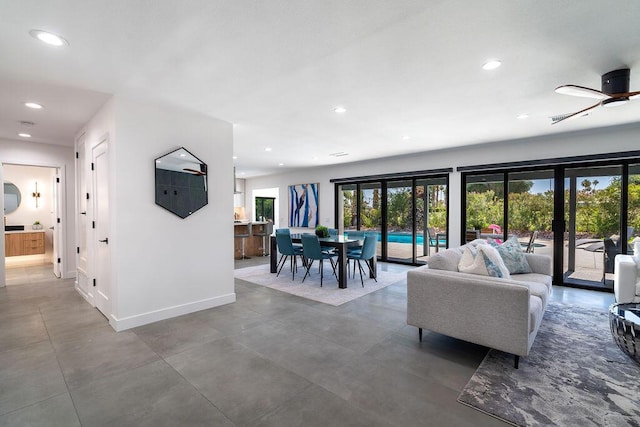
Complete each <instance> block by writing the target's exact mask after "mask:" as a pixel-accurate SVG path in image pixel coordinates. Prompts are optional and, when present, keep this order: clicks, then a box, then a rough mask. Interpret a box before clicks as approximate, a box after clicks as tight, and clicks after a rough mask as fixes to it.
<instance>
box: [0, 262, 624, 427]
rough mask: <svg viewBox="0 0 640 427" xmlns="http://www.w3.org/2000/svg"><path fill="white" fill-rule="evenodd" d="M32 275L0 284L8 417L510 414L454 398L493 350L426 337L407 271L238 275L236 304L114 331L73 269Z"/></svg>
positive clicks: (16, 420) (380, 418)
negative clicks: (276, 285) (301, 294)
mask: <svg viewBox="0 0 640 427" xmlns="http://www.w3.org/2000/svg"><path fill="white" fill-rule="evenodd" d="M267 261H268V258H253V259H250V260H244V261H238V262H237V263H236V268H241V267H243V266H251V265H256V264H260V263H266V262H267ZM379 265H380V268H383V269H389V270H395V271H405V270H406V269H407V267H402V266H398V265H390V264H385V263H380V264H379ZM33 274H34V275H38V274H39V273H37V272H36V271H34V273H33ZM24 277H26V279H25V281H24V283H22V284H18V281H17V279H16V280H14V282H13V283H14V284H15V286H7V287H5V288H0V426H40V425H42V426H78V425H82V426H102V425H117V426H192V425H194V426H196V425H203V426H214V425H226V426H233V425H249V426H253V425H256V426H257V425H272V426H296V425H301V426H331V425H335V426H413V425H416V426H417V425H421V426H424V425H438V426H448V425H452V426H457V425H474V426H493V425H506V424H503V423H502V422H500V421H498V420H496V419H494V418H492V417H490V416H487V415H484V414H482V413H480V412H478V411H475V410H473V409H471V408H468V407H466V406H464V405H462V404H460V403H457V401H456V398H457V396H458V394H459V392H460V390H461V389H462V388H463V387H464V386H465V384H466V383H467V381H468V380H469V378H470V377H471V375H472V374H473V372H474V371H475V369H476V368H477V366H478V365H479V363H480V362H481V361H482V359H483V357H484V355H485V353H486V351H487V349H486V348H483V347H480V346H477V345H473V344H469V343H465V342H461V341H458V340H455V339H452V338H448V337H445V336H441V335H437V334H430V333H426V334H425V339H424V341H423V342H422V343H419V342H418V338H417V331H416V329H415V328H413V327H409V326H407V325H406V283H404V282H400V283H397V284H394V285H391V286H389V287H387V288H385V289H382V290H380V291H378V292H375V293H372V294H369V295H366V296H364V297H362V298H359V299H357V300H355V301H352V302H350V303H347V304H344V305H343V306H340V307H333V306H328V305H323V304H321V303H316V302H313V301H309V300H305V299H301V298H298V297H295V296H291V295H288V294H284V293H280V292H278V291H275V290H271V289H268V288H263V287H259V286H256V285H252V284H250V283H247V282H243V281H240V280H236V292H237V302H236V303H235V304H232V305H228V306H224V307H218V308H215V309H210V310H206V311H201V312H198V313H193V314H190V315H186V316H182V317H179V318H174V319H169V320H165V321H162V322H158V323H154V324H150V325H146V326H143V327H140V328H136V329H134V330H130V331H125V332H120V333H115V332H114V331H113V330H112V329H111V328H110V327H109V326H108V325H107V321H106V319H105V318H104V317H103V316H102V315H100V314H99V313H98V312H97V311H96V310H95V309H93V308H91V307H90V306H89V305H88V304H87V303H86V302H84V300H83V299H82V298H81V297H80V296H79V295H78V294H77V293H76V292H75V291H74V289H73V280H55V279H53V280H44V281H39V280H36V281H31V280H28V278H29V277H30V274H29V272H28V271H27V272H26V276H24ZM553 299H555V300H558V301H567V302H572V303H576V304H582V305H584V306H587V307H589V306H591V307H607V306H608V305H609V304H610V302H611V301H612V299H613V297H612V295H611V294H604V293H597V292H591V291H584V290H577V289H568V288H561V287H556V288H555V290H554V295H553ZM521 363H526V358H525V359H524V360H522V361H521Z"/></svg>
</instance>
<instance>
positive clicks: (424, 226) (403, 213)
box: [336, 173, 449, 264]
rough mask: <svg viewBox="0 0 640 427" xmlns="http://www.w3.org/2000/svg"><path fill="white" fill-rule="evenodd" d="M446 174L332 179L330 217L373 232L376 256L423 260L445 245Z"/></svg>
mask: <svg viewBox="0 0 640 427" xmlns="http://www.w3.org/2000/svg"><path fill="white" fill-rule="evenodd" d="M447 204H448V175H443V174H442V173H441V174H440V175H439V176H432V177H425V176H418V177H403V178H402V179H382V180H376V181H363V182H358V183H351V182H350V183H344V184H337V185H336V223H337V224H340V226H341V227H342V231H343V232H348V231H349V230H352V231H353V230H359V231H365V232H366V231H376V232H378V236H379V237H378V239H379V240H378V246H377V255H378V257H379V258H380V259H381V260H382V261H391V262H399V263H405V264H424V263H425V262H426V259H427V257H428V256H429V254H430V253H432V252H433V251H437V250H439V249H442V248H446V247H447V246H448V244H449V242H448V240H447V227H448V225H447V220H448V209H447Z"/></svg>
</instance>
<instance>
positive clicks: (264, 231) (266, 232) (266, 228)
mask: <svg viewBox="0 0 640 427" xmlns="http://www.w3.org/2000/svg"><path fill="white" fill-rule="evenodd" d="M272 233H273V223H272V222H271V221H267V222H265V223H264V224H262V227H261V230H259V231H257V232H255V233H253V235H254V236H261V237H262V256H268V255H269V252H268V251H267V249H269V246H268V245H267V238H268V237H269V236H271V234H272Z"/></svg>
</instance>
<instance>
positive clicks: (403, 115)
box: [0, 0, 640, 177]
mask: <svg viewBox="0 0 640 427" xmlns="http://www.w3.org/2000/svg"><path fill="white" fill-rule="evenodd" d="M638 22H640V2H638V1H616V2H606V3H605V2H602V1H600V0H582V1H580V2H576V1H558V0H554V1H548V0H542V1H535V2H522V1H512V0H503V1H491V0H489V1H483V2H471V1H468V0H467V1H455V0H453V1H424V0H414V1H411V0H393V1H381V0H350V1H344V0H340V1H337V0H336V1H332V0H328V1H327V0H325V1H316V2H300V1H293V0H291V1H255V0H252V1H212V0H190V1H187V2H177V1H166V0H154V1H153V2H150V1H141V0H138V1H130V0H110V1H95V0H84V1H42V0H40V1H35V0H20V1H14V0H0V55H1V56H0V57H2V61H0V93H1V94H2V96H0V138H10V139H17V138H18V137H17V136H16V134H17V133H18V132H19V131H22V130H23V126H22V125H20V124H19V123H18V122H19V121H21V120H28V121H33V122H35V123H36V125H35V126H32V127H30V129H29V130H28V132H29V133H31V134H32V135H33V137H32V138H31V140H33V141H36V142H43V143H52V144H61V145H72V144H73V136H74V134H75V132H77V131H78V129H79V128H80V126H81V125H82V124H83V123H84V122H86V121H87V120H88V119H89V118H90V117H91V116H92V115H93V114H94V113H95V112H96V111H97V109H99V108H100V106H101V105H102V104H103V103H104V102H105V101H106V100H107V99H108V97H109V96H111V95H112V94H116V95H118V94H121V95H127V96H136V97H140V98H145V99H149V100H158V101H162V102H169V103H171V104H176V105H178V106H181V107H184V108H187V109H190V110H194V111H199V112H202V113H204V114H208V115H210V116H212V117H216V118H220V119H223V120H227V121H229V122H232V123H233V124H234V141H235V142H234V152H235V155H236V156H237V157H238V159H237V160H236V161H235V163H236V166H237V169H238V171H239V172H244V173H245V175H244V176H247V177H249V176H257V175H262V174H267V173H273V172H278V171H283V170H288V169H291V168H300V167H309V166H314V165H323V164H335V163H343V162H351V161H357V160H364V159H369V158H376V157H384V156H391V155H398V154H407V153H412V152H418V151H427V150H433V149H442V148H447V147H454V146H462V145H468V144H478V143H483V142H490V141H497V140H507V139H515V138H525V137H532V136H538V135H546V134H551V133H559V132H570V131H575V130H580V129H589V128H597V127H603V126H611V125H618V124H625V123H631V122H637V121H639V120H640V101H634V102H631V103H629V104H627V105H625V106H622V107H620V108H612V109H604V108H599V109H596V110H595V111H594V112H593V114H591V115H589V116H587V117H584V118H580V119H577V120H573V121H570V122H563V123H559V124H556V125H553V126H551V124H550V123H551V121H550V119H549V117H550V116H553V115H559V114H563V113H570V112H573V111H577V110H579V109H582V108H585V107H587V106H589V105H591V104H592V102H591V100H589V99H585V98H573V97H569V96H563V95H558V94H556V93H554V91H553V89H554V88H555V87H557V86H559V85H561V84H568V83H571V84H577V85H582V86H588V87H593V88H596V89H599V88H600V76H601V74H603V73H605V72H608V71H611V70H614V69H617V68H622V67H630V68H631V69H632V71H631V90H640V43H639V41H640V25H638ZM31 29H44V30H49V31H52V32H55V33H58V34H60V35H63V36H64V37H65V38H66V39H67V40H68V41H69V46H66V47H63V48H52V47H49V46H46V45H44V44H42V43H40V42H38V41H37V40H35V39H34V38H32V37H31V36H30V35H29V30H31ZM488 58H498V59H500V60H501V61H502V62H503V66H502V67H500V68H498V69H497V70H494V71H485V70H482V68H481V66H482V64H483V63H484V62H485V60H486V59H488ZM31 99H33V100H39V101H40V102H42V103H43V104H45V107H46V108H45V109H44V110H40V111H26V109H25V108H24V107H23V106H22V102H24V101H26V100H31ZM338 105H342V106H344V107H345V108H346V109H347V111H346V113H344V114H336V113H334V112H333V108H334V107H336V106H338ZM521 113H527V114H529V118H528V119H526V120H518V119H517V118H516V117H517V116H518V115H519V114H521ZM403 136H408V137H409V138H408V139H407V138H403ZM214 143H215V142H214ZM265 147H271V148H272V150H271V151H270V152H265V150H264V149H265ZM187 148H188V147H187ZM337 152H344V153H347V155H345V156H342V157H335V156H331V154H332V153H337ZM280 163H283V164H284V166H279V164H280Z"/></svg>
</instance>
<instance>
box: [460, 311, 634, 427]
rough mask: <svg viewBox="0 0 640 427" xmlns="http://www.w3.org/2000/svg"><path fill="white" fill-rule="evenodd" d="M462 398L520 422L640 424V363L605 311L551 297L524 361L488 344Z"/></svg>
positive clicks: (514, 422)
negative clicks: (621, 344)
mask: <svg viewBox="0 0 640 427" xmlns="http://www.w3.org/2000/svg"><path fill="white" fill-rule="evenodd" d="M458 401H459V402H461V403H464V404H466V405H469V406H471V407H473V408H475V409H478V410H480V411H482V412H485V413H487V414H490V415H493V416H495V417H497V418H500V419H502V420H504V421H506V422H508V423H511V424H514V425H518V426H548V425H553V426H581V427H583V426H616V427H619V426H639V425H640V366H639V365H637V364H636V363H635V362H633V361H632V360H631V359H630V358H629V357H628V356H627V355H625V354H624V353H623V352H622V351H621V350H620V349H619V348H618V346H617V345H616V344H615V342H614V341H613V338H612V337H611V331H610V329H609V318H608V313H607V312H603V311H602V310H594V309H591V308H585V307H579V306H574V305H567V304H561V303H553V302H551V303H549V306H548V307H547V311H546V313H545V315H544V320H543V322H542V325H541V326H540V330H539V331H538V336H537V337H536V340H535V342H534V344H533V348H532V349H531V353H530V354H529V356H528V357H525V358H521V359H520V368H519V369H514V368H513V356H512V355H509V354H505V353H503V352H500V351H497V350H491V351H489V353H488V354H487V356H486V357H485V359H484V361H483V362H482V363H481V364H480V367H479V368H478V370H477V371H476V372H475V374H474V375H473V377H472V378H471V380H470V381H469V383H468V384H467V385H466V387H465V388H464V389H463V390H462V393H461V394H460V396H459V397H458Z"/></svg>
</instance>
